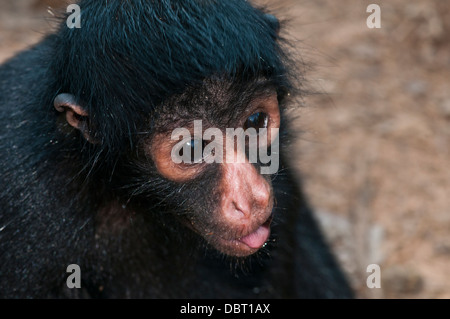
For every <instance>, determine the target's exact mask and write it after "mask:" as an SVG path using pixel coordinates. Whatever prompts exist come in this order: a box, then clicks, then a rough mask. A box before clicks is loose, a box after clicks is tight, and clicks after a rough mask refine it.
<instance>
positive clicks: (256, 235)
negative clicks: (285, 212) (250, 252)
mask: <svg viewBox="0 0 450 319" xmlns="http://www.w3.org/2000/svg"><path fill="white" fill-rule="evenodd" d="M269 235H270V227H269V223H265V224H264V225H262V226H260V227H259V228H258V229H257V230H256V231H255V232H253V233H251V234H250V235H247V236H245V237H242V238H240V239H239V241H240V242H242V243H244V244H246V245H247V246H248V247H250V248H253V249H257V248H261V247H262V246H263V245H264V244H265V243H266V241H267V239H269Z"/></svg>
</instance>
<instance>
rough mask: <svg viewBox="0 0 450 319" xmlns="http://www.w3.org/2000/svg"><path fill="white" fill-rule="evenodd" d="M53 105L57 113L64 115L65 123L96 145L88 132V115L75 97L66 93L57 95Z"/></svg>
mask: <svg viewBox="0 0 450 319" xmlns="http://www.w3.org/2000/svg"><path fill="white" fill-rule="evenodd" d="M53 105H54V107H55V109H56V110H57V111H58V112H61V113H65V115H66V121H67V123H68V124H69V125H70V126H72V127H73V128H75V129H77V130H79V131H80V132H81V133H82V134H83V136H84V138H85V139H86V140H87V141H88V142H91V143H96V141H95V139H94V138H93V136H91V133H90V130H89V124H88V120H89V114H88V112H87V111H86V110H85V109H84V108H83V106H82V105H81V103H79V102H78V100H77V98H76V97H75V96H73V95H72V94H68V93H62V94H59V95H58V96H56V98H55V100H54V102H53Z"/></svg>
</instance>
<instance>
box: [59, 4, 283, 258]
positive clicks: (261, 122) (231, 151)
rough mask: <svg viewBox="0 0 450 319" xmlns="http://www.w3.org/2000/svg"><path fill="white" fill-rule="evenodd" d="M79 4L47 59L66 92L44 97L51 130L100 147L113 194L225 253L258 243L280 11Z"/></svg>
mask: <svg viewBox="0 0 450 319" xmlns="http://www.w3.org/2000/svg"><path fill="white" fill-rule="evenodd" d="M80 7H81V10H82V21H81V23H82V28H81V29H73V30H69V29H67V28H66V29H64V30H62V31H61V32H60V45H59V46H58V48H59V50H62V51H63V52H60V53H59V54H57V56H59V57H63V60H62V61H59V62H55V63H53V65H54V70H56V71H54V72H55V77H56V78H57V79H58V80H57V82H58V86H57V88H58V92H68V93H63V94H59V95H58V96H57V97H56V99H55V100H54V106H55V108H56V110H57V111H59V113H60V114H61V115H60V117H61V123H62V122H64V123H63V124H60V130H64V129H66V132H67V128H69V131H70V129H72V132H67V134H69V133H70V134H78V137H79V138H80V139H84V140H85V142H86V143H85V145H84V146H83V147H84V148H85V149H89V152H85V154H86V153H88V154H89V155H88V156H87V158H86V160H87V161H88V162H89V161H90V163H91V165H94V163H93V162H92V160H93V159H94V160H95V162H96V163H98V162H99V158H101V159H102V160H101V162H102V163H101V166H102V169H99V171H100V172H103V173H102V174H105V172H107V173H108V174H110V176H109V178H106V177H105V176H103V178H102V180H105V183H106V182H107V181H109V183H110V184H109V186H108V187H109V188H110V189H111V192H113V193H114V194H119V195H117V196H119V197H120V198H121V201H122V202H123V203H127V204H130V206H133V205H134V207H139V208H138V209H139V210H140V211H141V212H142V213H143V214H156V213H158V214H163V215H164V214H170V215H172V216H176V219H177V220H178V221H180V223H182V224H183V225H184V226H186V227H187V228H189V229H191V230H193V231H194V232H195V233H197V234H199V235H200V236H202V237H203V238H204V239H205V240H206V241H207V242H208V243H209V244H211V245H212V246H213V247H215V248H216V249H217V250H219V251H221V252H223V253H225V254H228V255H232V256H248V255H251V254H253V253H255V252H256V251H258V250H259V249H260V248H261V247H263V246H264V244H265V243H266V242H267V241H268V239H269V236H270V226H271V221H272V217H273V208H274V205H275V200H274V192H273V189H272V184H271V178H272V175H273V174H275V173H277V169H278V163H279V162H278V160H279V158H278V156H279V152H278V141H279V134H278V129H279V128H280V127H281V114H282V109H283V106H284V104H285V99H286V96H287V95H288V94H287V92H288V91H289V90H290V89H291V85H290V80H289V76H288V74H287V73H288V72H287V71H286V67H285V59H286V57H285V55H284V53H283V50H282V49H281V48H280V45H279V43H278V42H279V35H278V31H279V23H278V20H277V19H276V18H275V17H273V16H272V15H268V14H265V13H264V12H263V11H261V10H259V9H255V8H253V7H252V6H250V5H249V4H248V2H247V1H243V0H229V1H214V0H205V1H198V0H189V1H162V2H157V3H155V2H154V1H134V2H123V1H109V2H108V4H107V5H106V4H99V3H98V2H96V1H90V0H86V1H82V2H81V4H80ZM137 7H139V8H137ZM105 12H107V13H106V14H105ZM98 23H105V24H107V25H108V26H109V27H108V28H107V29H105V30H106V31H105V32H106V33H108V34H98V32H95V27H96V25H98ZM105 39H108V40H107V41H105ZM74 46H75V48H74ZM69 48H70V50H69ZM77 48H78V49H79V50H81V51H80V52H83V54H77V55H74V54H73V53H72V52H76V50H77ZM99 56H100V58H99ZM94 57H96V58H94ZM90 59H97V60H95V62H92V60H90ZM79 65H85V66H86V68H87V67H88V65H89V67H90V70H89V71H90V72H89V76H86V75H85V74H80V71H79V69H80V68H79V67H77V66H79ZM67 75H70V76H67ZM63 114H65V116H63ZM73 128H75V130H73ZM80 133H81V134H80ZM105 154H106V155H105ZM94 171H95V170H94Z"/></svg>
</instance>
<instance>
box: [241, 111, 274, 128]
mask: <svg viewBox="0 0 450 319" xmlns="http://www.w3.org/2000/svg"><path fill="white" fill-rule="evenodd" d="M268 122H269V117H268V116H267V114H266V113H263V112H258V113H255V114H252V115H250V116H249V117H248V118H247V120H246V121H245V123H244V130H247V129H249V128H254V129H255V130H258V129H261V128H267V125H268Z"/></svg>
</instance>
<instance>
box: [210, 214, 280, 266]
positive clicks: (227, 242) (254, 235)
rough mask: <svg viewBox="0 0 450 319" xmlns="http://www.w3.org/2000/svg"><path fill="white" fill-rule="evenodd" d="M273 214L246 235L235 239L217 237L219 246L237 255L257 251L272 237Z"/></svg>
mask: <svg viewBox="0 0 450 319" xmlns="http://www.w3.org/2000/svg"><path fill="white" fill-rule="evenodd" d="M271 222H272V215H271V216H270V217H269V218H268V219H267V220H266V221H265V222H264V223H263V224H262V225H260V226H259V227H258V228H256V229H255V230H253V231H251V232H250V233H248V234H246V235H245V236H242V237H238V238H234V239H224V238H218V239H217V241H218V242H217V246H218V247H216V248H218V249H219V250H221V251H222V252H224V253H226V254H228V255H232V256H237V257H245V256H249V255H251V254H254V253H255V252H257V251H258V250H259V249H260V248H261V247H263V246H264V245H265V244H266V242H267V241H268V239H269V237H270V224H271Z"/></svg>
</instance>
